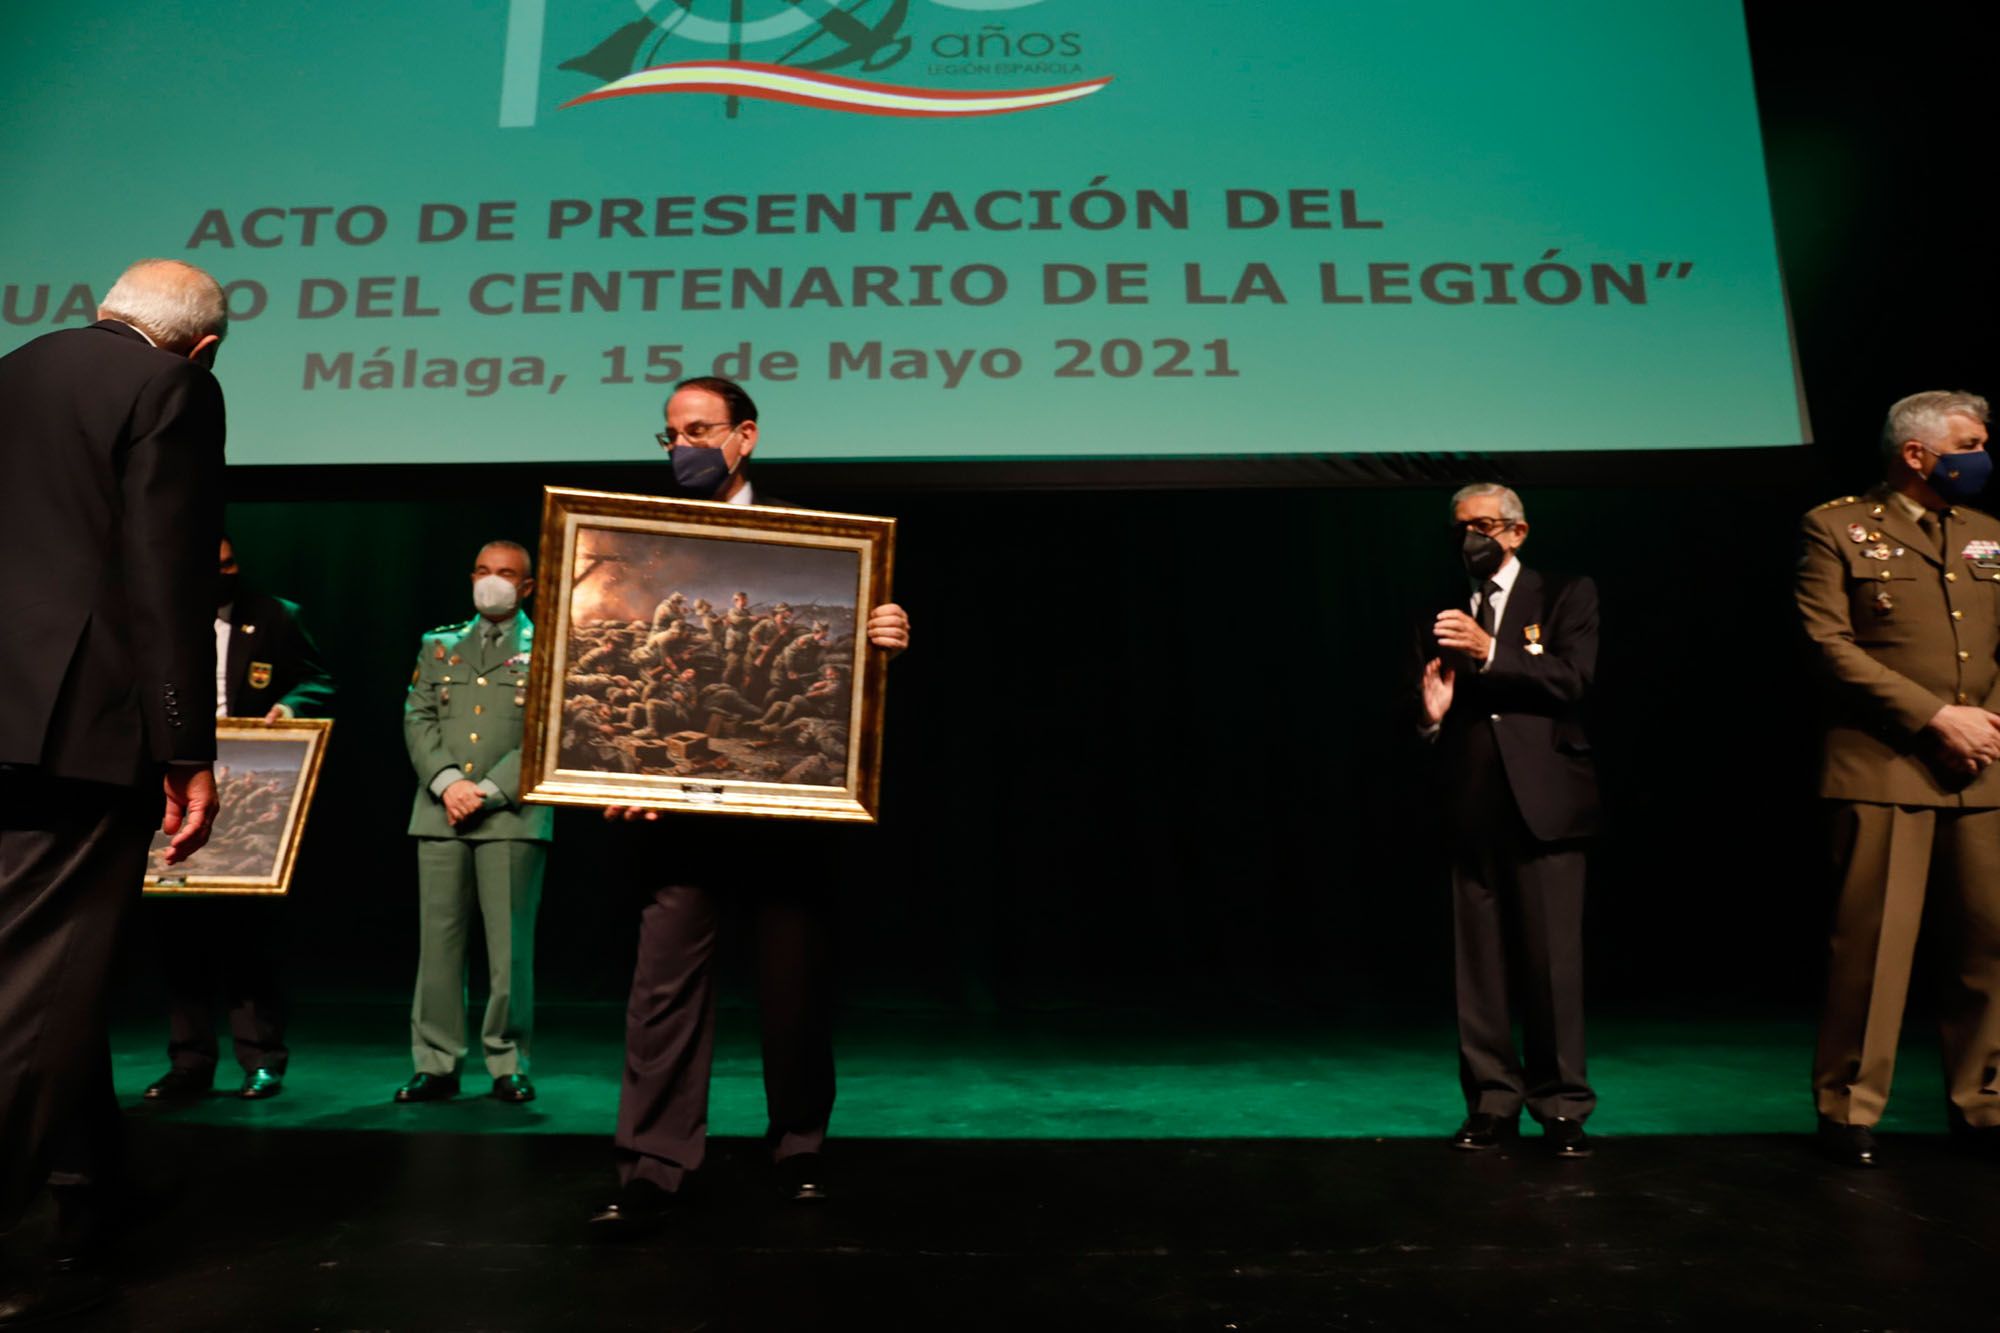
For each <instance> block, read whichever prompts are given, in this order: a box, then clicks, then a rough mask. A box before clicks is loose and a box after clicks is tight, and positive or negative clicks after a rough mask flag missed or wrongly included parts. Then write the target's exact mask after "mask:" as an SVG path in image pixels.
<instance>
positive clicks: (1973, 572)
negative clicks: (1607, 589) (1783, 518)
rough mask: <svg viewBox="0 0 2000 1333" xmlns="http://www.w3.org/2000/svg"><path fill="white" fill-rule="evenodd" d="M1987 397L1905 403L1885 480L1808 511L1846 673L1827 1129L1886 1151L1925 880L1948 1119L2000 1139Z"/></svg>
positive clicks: (1829, 671)
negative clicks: (1936, 951) (1937, 902)
mask: <svg viewBox="0 0 2000 1333" xmlns="http://www.w3.org/2000/svg"><path fill="white" fill-rule="evenodd" d="M1986 420H1987V406H1986V400H1985V399H1983V398H1978V397H1975V396H1973V395H1971V394H1963V393H1920V394H1915V395H1912V396H1911V397H1908V398H1905V399H1903V400H1902V401H1901V402H1899V403H1897V404H1896V405H1895V406H1894V407H1892V408H1890V409H1889V416H1888V420H1887V422H1886V423H1885V425H1884V428H1883V451H1884V454H1885V456H1886V457H1885V462H1886V476H1885V479H1884V480H1883V482H1882V484H1881V485H1880V486H1877V487H1876V488H1875V489H1874V490H1872V491H1870V492H1869V493H1868V494H1867V495H1866V496H1862V497H1860V498H1854V497H1849V498H1847V499H1843V500H1835V501H1833V502H1831V503H1830V504H1824V505H1821V506H1820V507H1819V508H1817V509H1815V510H1813V511H1812V512H1811V513H1809V514H1807V515H1806V518H1805V533H1804V551H1803V554H1802V555H1801V557H1800V560H1799V571H1798V584H1797V593H1798V603H1799V612H1800V614H1801V616H1802V617H1803V618H1804V622H1805V629H1806V633H1807V634H1808V636H1810V638H1811V640H1812V642H1813V644H1814V646H1815V647H1816V648H1817V650H1818V656H1819V659H1820V662H1821V664H1822V666H1823V667H1824V669H1825V674H1826V676H1827V677H1828V681H1829V686H1830V688H1829V691H1828V693H1829V705H1830V706H1829V709H1828V718H1827V730H1826V743H1825V752H1824V757H1823V763H1822V766H1821V772H1820V786H1819V791H1820V795H1821V796H1823V797H1826V798H1827V799H1828V800H1830V801H1832V802H1834V803H1835V804H1834V806H1833V816H1834V818H1833V825H1834V838H1833V847H1834V858H1835V869H1836V872H1837V874H1838V877H1839V881H1840V897H1839V904H1838V907H1837V909H1836V912H1835V919H1834V924H1833V936H1832V943H1831V949H1830V962H1829V974H1828V978H1827V1000H1826V1013H1825V1017H1824V1019H1823V1020H1822V1022H1821V1026H1820V1033H1819V1044H1818V1050H1817V1052H1816V1053H1815V1055H1814V1059H1813V1098H1814V1101H1815V1103H1816V1105H1817V1107H1818V1111H1819V1143H1820V1146H1821V1148H1822V1150H1823V1151H1824V1152H1825V1153H1826V1154H1827V1155H1828V1156H1830V1157H1832V1158H1833V1159H1834V1160H1836V1161H1840V1162H1844V1163H1847V1164H1849V1165H1854V1166H1874V1165H1876V1164H1877V1163H1878V1161H1879V1156H1878V1150H1877V1146H1876V1143H1875V1137H1874V1134H1873V1132H1872V1129H1871V1127H1872V1126H1873V1125H1874V1124H1875V1123H1876V1122H1877V1121H1878V1120H1880V1119H1881V1116H1882V1112H1883V1108H1884V1107H1885V1106H1886V1105H1887V1103H1888V1099H1889V1081H1890V1076H1891V1074H1892V1072H1893V1071H1894V1068H1895V1060H1896V1037H1897V1033H1898V1032H1899V1030H1900V1029H1901V1027H1902V1017H1903V1000H1904V996H1905V993H1906V992H1907V991H1908V989H1909V980H1910V965H1911V958H1912V955H1913V954H1914V952H1915V949H1916V941H1917V925H1918V922H1919V920H1920V919H1921V917H1922V915H1923V905H1924V895H1925V891H1926V889H1927V888H1928V887H1929V886H1930V885H1931V884H1932V883H1933V882H1935V884H1936V886H1937V890H1938V892H1940V893H1942V894H1944V895H1945V897H1946V899H1947V902H1948V907H1949V914H1948V915H1947V916H1945V917H1943V918H1941V919H1943V920H1946V921H1948V922H1950V923H1951V926H1950V928H1951V929H1953V930H1954V931H1955V932H1956V938H1955V939H1954V940H1952V941H1951V943H1950V952H1951V953H1952V954H1954V955H1955V958H1953V960H1952V962H1951V963H1949V964H1948V965H1947V973H1948V977H1949V981H1948V989H1947V997H1946V1002H1945V1005H1944V1016H1943V1022H1942V1028H1943V1033H1942V1035H1943V1044H1944V1063H1945V1076H1946V1082H1947V1084H1948V1089H1949V1097H1950V1103H1951V1105H1950V1119H1951V1125H1952V1128H1953V1130H1954V1131H1955V1132H1957V1133H1959V1134H1961V1135H1965V1136H1966V1137H1967V1141H1968V1142H1972V1143H1976V1144H1980V1145H1982V1146H1983V1145H1990V1144H1994V1143H1996V1141H2000V1077H1996V1072H1995V1066H1996V1065H2000V1003H1996V1001H2000V768H1995V767H1993V763H1994V760H1996V759H2000V714H1996V713H1995V711H1994V710H1995V709H1996V708H2000V520H1996V519H1994V518H1993V517H1991V516H1990V515H1987V514H1984V513H1981V512H1980V511H1978V510H1976V509H1969V508H1967V507H1965V504H1964V501H1966V500H1967V499H1969V498H1971V497H1972V496H1973V495H1976V494H1977V493H1978V492H1979V490H1980V489H1981V487H1982V486H1983V485H1984V483H1985V479H1986V477H1987V475H1988V473H1989V472H1990V470H1991V466H1992V464H1991V460H1990V459H1989V458H1988V457H1987V455H1986V452H1985V447H1986Z"/></svg>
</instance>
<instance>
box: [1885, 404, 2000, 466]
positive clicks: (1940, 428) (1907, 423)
mask: <svg viewBox="0 0 2000 1333" xmlns="http://www.w3.org/2000/svg"><path fill="white" fill-rule="evenodd" d="M1947 417H1971V418H1972V419H1973V420H1974V421H1977V422H1978V423H1979V424H1980V425H1982V426H1983V425H1985V424H1986V419H1987V407H1986V400H1985V399H1984V398H1981V397H1980V396H1979V395H1978V394H1976V393H1962V392H1959V391H1956V390H1951V389H1932V390H1930V391H1929V392H1927V393H1913V394H1911V395H1910V396H1909V397H1908V398H1902V399H1898V400H1897V402H1896V403H1895V404H1894V405H1893V406H1892V407H1890V409H1889V415H1888V416H1887V417H1886V418H1884V419H1883V422H1882V453H1883V455H1884V456H1885V457H1888V458H1894V457H1895V456H1896V455H1897V454H1898V453H1900V452H1901V451H1902V448H1903V442H1904V441H1905V440H1922V441H1923V442H1924V443H1925V444H1936V443H1937V442H1938V441H1939V440H1941V439H1943V438H1944V435H1945V432H1946V431H1947V430H1948V429H1949V427H1948V426H1947V424H1946V422H1945V418H1947Z"/></svg>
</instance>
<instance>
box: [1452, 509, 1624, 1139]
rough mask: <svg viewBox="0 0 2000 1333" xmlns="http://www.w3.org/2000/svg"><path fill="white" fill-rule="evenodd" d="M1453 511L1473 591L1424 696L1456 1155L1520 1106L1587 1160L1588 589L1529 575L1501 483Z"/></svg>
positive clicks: (1500, 1135) (1592, 614)
mask: <svg viewBox="0 0 2000 1333" xmlns="http://www.w3.org/2000/svg"><path fill="white" fill-rule="evenodd" d="M1451 509H1452V533H1453V539H1454V542H1455V543H1456V544H1457V546H1458V548H1459V555H1460V558H1461V560H1462V561H1463V563H1464V566H1465V572H1466V575H1467V578H1468V580H1469V581H1470V585H1471V586H1470V588H1469V589H1468V595H1467V597H1466V600H1465V602H1464V603H1463V604H1462V607H1451V608H1449V609H1447V610H1444V611H1440V612H1438V613H1437V616H1436V619H1435V621H1434V622H1433V624H1432V625H1431V626H1430V630H1429V635H1428V637H1429V639H1430V640H1431V644H1430V648H1431V651H1429V652H1427V653H1425V654H1423V656H1424V657H1425V658H1427V660H1426V661H1425V662H1424V665H1423V670H1422V675H1421V678H1420V681H1419V694H1420V698H1421V711H1422V721H1423V728H1424V734H1425V735H1426V736H1427V737H1428V738H1429V739H1430V740H1431V742H1432V745H1433V747H1434V749H1435V753H1436V758H1437V761H1438V767H1439V770H1440V778H1441V782H1442V786H1443V794H1444V810H1445V823H1446V829H1447V836H1448V839H1449V843H1450V849H1451V867H1452V875H1451V878H1452V917H1453V931H1454V936H1455V942H1456V954H1457V984H1458V1051H1459V1079H1460V1082H1461V1084H1462V1086H1463V1088H1464V1091H1465V1104H1466V1120H1465V1123H1464V1124H1463V1125H1462V1126H1461V1127H1460V1128H1459V1131H1458V1133H1457V1135H1456V1136H1454V1137H1453V1139H1452V1146H1453V1147H1456V1148H1463V1149H1468V1150H1477V1149H1484V1148H1492V1147H1495V1146H1498V1145H1499V1144H1501V1143H1503V1142H1505V1141H1507V1140H1510V1139H1513V1138H1514V1137H1516V1136H1517V1135H1518V1133H1519V1126H1520V1118H1521V1108H1522V1106H1523V1105H1525V1106H1526V1107H1527V1109H1528V1112H1529V1114H1530V1115H1532V1116H1533V1117H1534V1118H1535V1119H1536V1120H1538V1121H1540V1122H1541V1124H1542V1127H1543V1135H1544V1140H1545V1142H1546V1143H1547V1145H1548V1147H1549V1148H1550V1150H1551V1151H1553V1152H1554V1153H1555V1154H1556V1155H1557V1156H1559V1157H1572V1158H1573V1157H1586V1156H1588V1155H1589V1153H1590V1143H1589V1139H1588V1138H1587V1137H1586V1136H1585V1134H1584V1131H1583V1122H1584V1120H1585V1118H1586V1117H1588V1116H1589V1114H1590V1112H1591V1108H1592V1107H1594V1106H1595V1105H1596V1102H1597V1096H1596V1094H1595V1093H1594V1092H1592V1091H1591V1088H1590V1083H1589V1081H1588V1079H1587V1078H1586V1077H1585V1074H1584V1025H1583V885H1584V850H1583V840H1584V839H1586V838H1588V837H1589V836H1590V835H1591V834H1593V833H1595V832H1596V831H1597V827H1598V800H1597V777H1596V773H1595V771H1594V769H1593V766H1592V763H1591V757H1590V742H1589V739H1588V737H1587V735H1586V733H1585V731H1584V724H1583V706H1584V703H1585V700H1586V698H1587V696H1588V695H1589V693H1590V689H1591V682H1592V679H1593V677H1594V676H1595V674H1596V670H1597V590H1596V588H1595V587H1594V586H1593V585H1592V583H1591V581H1590V580H1589V579H1585V578H1574V579H1569V578H1562V577H1559V576H1556V575H1544V574H1540V573H1538V572H1536V571H1535V570H1532V569H1529V568H1527V567H1526V566H1524V565H1523V564H1522V563H1521V561H1520V550H1521V546H1522V544H1523V543H1524V542H1526V541H1527V539H1528V519H1527V513H1526V511H1525V510H1524V509H1523V508H1522V505H1521V497H1520V496H1518V495H1516V494H1515V493H1514V492H1513V491H1511V490H1509V489H1507V488H1506V487H1505V486H1497V485H1474V486H1467V487H1465V488H1464V489H1462V490H1460V491H1459V492H1458V494H1456V495H1454V496H1453V497H1452V501H1451ZM1510 954H1512V955H1513V956H1514V957H1515V959H1516V961H1517V965H1518V969H1519V970H1518V972H1517V974H1516V975H1514V976H1513V978H1512V980H1513V982H1514V983H1515V984H1514V986H1513V987H1512V990H1513V991H1514V993H1516V994H1518V995H1519V996H1520V999H1521V1008H1522V1012H1521V1014H1520V1015H1519V1017H1520V1020H1521V1028H1522V1037H1523V1042H1522V1045H1523V1047H1524V1050H1523V1051H1521V1052H1520V1053H1518V1054H1517V1052H1516V1050H1515V1047H1514V1035H1513V1018H1514V1014H1513V1012H1512V1008H1511V1006H1510V1005H1509V1002H1508V995H1509V990H1510V987H1509V984H1508V983H1509V980H1510V978H1509V969H1508V958H1509V955H1510Z"/></svg>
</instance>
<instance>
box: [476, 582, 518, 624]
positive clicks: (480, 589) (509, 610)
mask: <svg viewBox="0 0 2000 1333" xmlns="http://www.w3.org/2000/svg"><path fill="white" fill-rule="evenodd" d="M472 604H473V605H474V606H475V607H477V608H478V609H479V614H480V615H482V616H485V617H486V618H487V619H488V620H504V619H506V618H507V617H508V616H511V615H513V614H514V608H516V607H518V606H519V605H520V604H521V590H520V589H519V588H516V587H515V586H514V585H513V584H512V583H511V582H509V581H508V580H506V579H503V578H501V577H500V576H499V575H498V574H488V575H486V576H485V577H484V578H480V579H474V580H473V582H472Z"/></svg>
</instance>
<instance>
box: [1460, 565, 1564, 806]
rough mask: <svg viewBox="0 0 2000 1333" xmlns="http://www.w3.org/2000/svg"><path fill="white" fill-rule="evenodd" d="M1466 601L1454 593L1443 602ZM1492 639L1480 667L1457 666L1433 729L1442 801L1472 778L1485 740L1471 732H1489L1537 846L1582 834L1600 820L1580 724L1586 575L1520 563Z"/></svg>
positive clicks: (1466, 787)
mask: <svg viewBox="0 0 2000 1333" xmlns="http://www.w3.org/2000/svg"><path fill="white" fill-rule="evenodd" d="M1468 600H1469V597H1468V596H1467V595H1466V594H1461V595H1460V597H1459V599H1458V600H1457V601H1454V602H1452V603H1449V604H1450V605H1454V606H1463V605H1465V604H1466V602H1467V601H1468ZM1493 637H1494V644H1495V646H1494V650H1493V660H1492V663H1491V665H1489V666H1488V667H1487V668H1486V669H1485V670H1484V671H1481V670H1479V669H1478V668H1477V666H1476V664H1474V663H1470V662H1463V661H1461V663H1460V664H1459V666H1458V672H1457V679H1456V684H1455V688H1454V690H1453V696H1452V704H1451V711H1450V712H1448V713H1446V714H1445V718H1444V722H1443V724H1442V726H1440V728H1439V730H1438V735H1437V739H1436V750H1437V757H1438V760H1439V763H1440V766H1441V769H1442V773H1441V777H1442V780H1443V782H1444V784H1445V788H1446V794H1447V803H1448V805H1451V806H1456V805H1457V804H1458V798H1459V797H1461V796H1462V795H1464V794H1465V793H1466V792H1467V791H1468V790H1469V788H1470V784H1472V783H1473V782H1475V781H1477V780H1478V779H1479V778H1480V776H1481V775H1479V774H1475V773H1472V772H1469V771H1468V765H1470V764H1472V763H1474V762H1477V760H1476V757H1475V756H1476V755H1477V754H1478V753H1479V752H1480V750H1481V749H1482V748H1483V746H1484V738H1483V737H1479V736H1476V735H1475V734H1474V731H1475V729H1476V728H1491V731H1492V741H1493V749H1494V750H1495V751H1497V753H1498V755H1499V761H1500V767H1501V769H1502V771H1503V773H1504V776H1505V778H1506V781H1507V786H1508V789H1509V790H1510V791H1512V792H1513V794H1514V801H1515V804H1516V805H1518V806H1519V807H1520V810H1521V817H1522V819H1523V820H1524V821H1525V822H1526V823H1527V826H1528V831H1529V832H1530V833H1532V834H1533V835H1534V836H1535V837H1536V838H1538V839H1540V840H1541V841H1543V842H1556V841H1561V840H1563V839H1569V838H1583V837H1588V836H1590V835H1591V834H1593V833H1596V832H1597V831H1598V827H1599V823H1600V806H1599V803H1598V794H1597V770H1596V766H1595V764H1594V763H1593V761H1592V759H1591V747H1590V735H1589V732H1588V730H1587V728H1586V726H1585V723H1584V711H1585V707H1586V705H1587V703H1588V700H1589V696H1590V690H1591V686H1592V683H1593V681H1594V680H1595V677H1596V674H1597V587H1596V585H1595V584H1593V583H1592V582H1591V581H1590V580H1589V579H1587V578H1565V577H1563V576H1561V575H1556V574H1542V573H1539V572H1537V571H1536V570H1533V569H1529V568H1527V567H1526V566H1523V567H1522V569H1521V572H1520V574H1519V576H1518V577H1517V578H1516V579H1515V580H1514V587H1513V590H1512V591H1511V592H1509V593H1508V595H1507V600H1506V604H1505V605H1504V606H1503V607H1502V608H1501V612H1500V623H1499V624H1498V625H1497V626H1496V627H1495V629H1494V635H1493ZM1535 648H1540V649H1541V651H1540V652H1535V651H1533V650H1534V649H1535ZM1433 655H1435V653H1434V651H1433V652H1427V653H1426V654H1425V656H1426V657H1429V656H1433Z"/></svg>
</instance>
